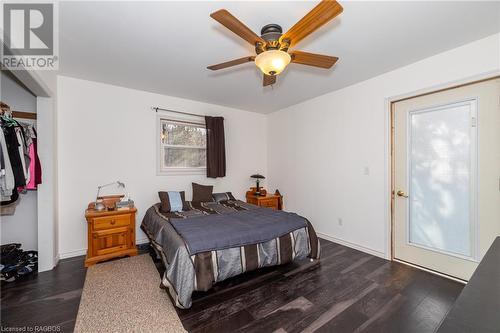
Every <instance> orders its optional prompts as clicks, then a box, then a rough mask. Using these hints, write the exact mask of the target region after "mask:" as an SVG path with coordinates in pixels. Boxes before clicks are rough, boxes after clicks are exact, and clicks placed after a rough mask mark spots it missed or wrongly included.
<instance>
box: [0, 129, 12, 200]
mask: <svg viewBox="0 0 500 333" xmlns="http://www.w3.org/2000/svg"><path fill="white" fill-rule="evenodd" d="M0 157H1V169H0V201H6V200H10V197H11V196H12V191H13V190H14V189H15V186H14V173H13V172H12V167H11V164H10V158H9V154H8V151H7V144H6V143H5V136H4V133H3V130H2V131H0Z"/></svg>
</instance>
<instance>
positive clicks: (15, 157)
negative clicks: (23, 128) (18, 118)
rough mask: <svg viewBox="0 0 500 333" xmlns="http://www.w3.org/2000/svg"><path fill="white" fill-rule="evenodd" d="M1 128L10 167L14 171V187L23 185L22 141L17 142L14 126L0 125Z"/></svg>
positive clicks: (24, 179) (24, 178) (24, 177)
mask: <svg viewBox="0 0 500 333" xmlns="http://www.w3.org/2000/svg"><path fill="white" fill-rule="evenodd" d="M2 130H3V133H4V136H5V142H6V144H7V152H8V155H9V159H10V165H11V167H12V172H13V173H14V186H15V187H16V188H17V187H20V186H25V185H26V176H25V169H24V164H25V160H24V154H23V153H22V148H21V147H20V146H21V145H22V143H19V140H18V136H17V133H16V129H15V127H14V126H4V127H2Z"/></svg>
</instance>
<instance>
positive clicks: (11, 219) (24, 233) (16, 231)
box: [0, 72, 38, 250]
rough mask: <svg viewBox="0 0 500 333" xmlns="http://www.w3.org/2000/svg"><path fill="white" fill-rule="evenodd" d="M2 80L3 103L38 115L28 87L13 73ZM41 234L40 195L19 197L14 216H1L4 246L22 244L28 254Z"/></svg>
mask: <svg viewBox="0 0 500 333" xmlns="http://www.w3.org/2000/svg"><path fill="white" fill-rule="evenodd" d="M0 80H1V83H0V100H2V101H3V102H5V103H7V104H8V105H9V106H10V108H11V110H13V111H23V112H32V113H36V110H37V108H36V97H35V96H34V95H33V94H32V93H31V92H30V91H29V90H28V89H26V87H24V86H23V85H22V84H20V83H19V82H18V81H17V79H15V78H14V76H12V75H11V74H10V73H8V74H5V72H1V73H0ZM16 119H17V118H16ZM18 120H20V121H22V119H18ZM37 231H38V225H37V192H36V191H28V192H27V193H26V194H19V202H18V204H17V206H16V211H15V213H14V215H6V216H0V235H1V237H0V242H1V244H7V243H21V245H22V248H23V249H24V250H37V249H38V238H37Z"/></svg>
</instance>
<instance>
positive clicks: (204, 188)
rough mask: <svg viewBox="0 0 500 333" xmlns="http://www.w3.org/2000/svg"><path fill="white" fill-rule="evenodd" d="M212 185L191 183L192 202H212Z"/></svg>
mask: <svg viewBox="0 0 500 333" xmlns="http://www.w3.org/2000/svg"><path fill="white" fill-rule="evenodd" d="M213 190H214V187H213V186H210V185H200V184H196V183H193V202H212V201H214V199H213V198H212V192H213Z"/></svg>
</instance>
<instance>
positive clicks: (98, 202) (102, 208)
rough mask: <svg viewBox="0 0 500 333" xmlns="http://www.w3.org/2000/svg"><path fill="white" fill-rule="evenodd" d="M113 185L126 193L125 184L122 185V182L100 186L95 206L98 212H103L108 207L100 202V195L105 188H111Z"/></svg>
mask: <svg viewBox="0 0 500 333" xmlns="http://www.w3.org/2000/svg"><path fill="white" fill-rule="evenodd" d="M111 185H117V186H118V188H123V191H124V192H125V184H124V183H122V182H121V181H119V180H117V181H116V182H112V183H109V184H104V185H99V186H97V195H96V198H95V206H94V209H95V210H97V211H99V212H100V211H103V210H105V209H106V205H105V204H104V203H103V202H102V201H99V194H100V193H101V189H103V188H105V187H109V186H111ZM126 199H127V201H128V199H129V198H128V195H127V198H126Z"/></svg>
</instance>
